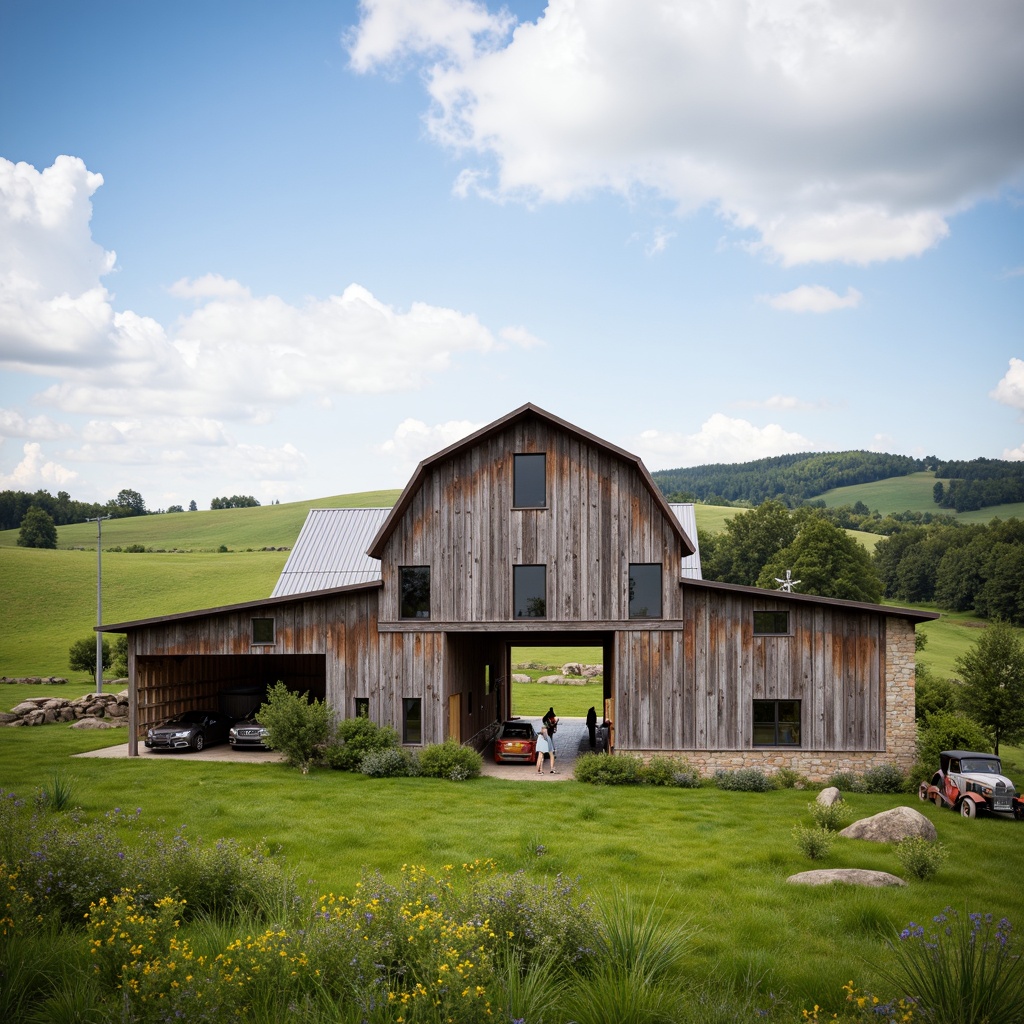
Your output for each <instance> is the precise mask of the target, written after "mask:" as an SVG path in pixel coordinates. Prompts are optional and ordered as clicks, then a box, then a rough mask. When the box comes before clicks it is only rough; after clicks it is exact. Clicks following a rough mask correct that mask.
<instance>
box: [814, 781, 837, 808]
mask: <svg viewBox="0 0 1024 1024" xmlns="http://www.w3.org/2000/svg"><path fill="white" fill-rule="evenodd" d="M842 799H843V794H842V793H840V792H839V790H838V789H836V787H835V786H829V787H828V788H827V789H823V790H822V791H821V792H820V793H819V794H818V795H817V796H816V797H815V798H814V802H815V803H816V804H821V806H822V807H832V806H834V805H835V804H837V803H839V801H840V800H842Z"/></svg>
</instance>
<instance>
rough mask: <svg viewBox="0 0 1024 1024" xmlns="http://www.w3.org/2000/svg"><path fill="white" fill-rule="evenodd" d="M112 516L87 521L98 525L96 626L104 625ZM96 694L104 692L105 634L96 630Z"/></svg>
mask: <svg viewBox="0 0 1024 1024" xmlns="http://www.w3.org/2000/svg"><path fill="white" fill-rule="evenodd" d="M112 518H113V517H112V516H97V517H96V518H95V519H86V522H87V523H95V524H96V625H97V626H102V625H103V520H104V519H112ZM96 692H97V693H102V692H103V634H102V633H101V632H100V631H99V630H96Z"/></svg>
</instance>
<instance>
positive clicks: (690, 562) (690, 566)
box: [668, 502, 702, 580]
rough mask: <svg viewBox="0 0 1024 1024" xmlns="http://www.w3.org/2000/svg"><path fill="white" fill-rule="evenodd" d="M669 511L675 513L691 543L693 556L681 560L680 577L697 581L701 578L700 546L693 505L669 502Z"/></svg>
mask: <svg viewBox="0 0 1024 1024" xmlns="http://www.w3.org/2000/svg"><path fill="white" fill-rule="evenodd" d="M668 507H669V508H670V509H672V511H673V512H674V513H675V517H676V519H678V520H679V525H680V526H681V527H682V528H683V530H684V532H685V533H686V536H687V537H689V538H690V540H691V541H692V543H693V554H692V555H688V556H687V557H685V558H684V559H683V565H682V575H683V577H684V578H685V579H688V580H699V579H701V578H702V576H701V571H700V544H699V543H698V541H697V514H696V512H694V510H693V505H692V504H691V503H689V502H686V503H685V504H684V503H682V502H678V503H677V502H669V506H668Z"/></svg>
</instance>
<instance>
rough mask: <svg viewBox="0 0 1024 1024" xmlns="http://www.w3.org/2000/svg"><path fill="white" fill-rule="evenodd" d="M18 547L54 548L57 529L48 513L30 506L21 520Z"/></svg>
mask: <svg viewBox="0 0 1024 1024" xmlns="http://www.w3.org/2000/svg"><path fill="white" fill-rule="evenodd" d="M18 546H19V547H23V548H55V547H56V546H57V527H56V526H55V525H54V522H53V518H52V517H51V516H50V514H49V513H48V512H44V511H43V510H42V509H41V508H37V507H36V506H34V505H33V506H32V508H30V509H29V510H28V511H27V512H26V513H25V516H24V518H23V519H22V520H21V530H19V531H18Z"/></svg>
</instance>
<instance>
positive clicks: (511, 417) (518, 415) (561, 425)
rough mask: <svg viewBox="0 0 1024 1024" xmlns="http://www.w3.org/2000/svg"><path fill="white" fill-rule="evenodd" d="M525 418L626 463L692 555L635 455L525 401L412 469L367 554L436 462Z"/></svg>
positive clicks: (383, 539)
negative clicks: (574, 438) (545, 425)
mask: <svg viewBox="0 0 1024 1024" xmlns="http://www.w3.org/2000/svg"><path fill="white" fill-rule="evenodd" d="M528 418H534V419H538V420H542V421H543V422H546V423H548V424H550V425H551V426H553V427H555V428H556V429H558V430H561V431H564V432H565V433H567V434H570V435H573V436H575V437H578V438H580V439H581V440H583V441H585V442H586V443H587V444H590V445H593V446H594V447H595V448H598V449H601V450H603V451H605V452H608V453H609V454H611V455H614V456H615V457H617V458H619V459H621V460H622V461H623V462H626V463H628V464H630V465H631V466H632V467H633V468H634V469H635V471H636V473H637V474H638V476H639V477H640V479H641V480H642V481H643V485H644V487H646V488H647V490H648V491H649V492H650V494H651V498H652V499H653V500H654V503H655V504H656V505H657V506H659V507H660V508H661V511H662V512H663V513H664V515H665V518H666V520H667V521H668V522H669V523H670V524H671V526H672V528H673V529H674V531H675V532H676V533H677V534H678V536H679V539H680V541H681V542H682V545H683V551H684V552H685V553H686V554H689V555H693V554H695V553H696V551H697V545H696V544H695V543H694V541H693V540H691V539H690V536H689V535H688V534H687V532H686V531H685V530H684V529H683V527H682V525H681V523H680V521H679V518H678V517H677V516H676V514H675V513H674V512H673V511H672V509H671V507H670V506H669V504H668V502H667V501H666V500H665V496H664V494H662V493H661V491H660V489H659V488H658V485H657V484H656V483H655V482H654V480H653V479H652V478H651V474H650V473H648V472H647V467H646V466H644V464H643V462H641V461H640V458H639V457H638V456H636V455H633V454H632V453H631V452H627V451H626V450H625V449H624V448H619V447H618V446H617V445H614V444H611V443H609V442H608V441H605V440H603V439H602V438H600V437H598V436H597V435H596V434H591V433H590V432H589V431H586V430H581V429H580V428H579V427H577V426H575V425H574V424H572V423H569V422H568V420H563V419H561V418H560V417H558V416H555V415H554V414H553V413H550V412H547V411H546V410H544V409H541V408H540V407H539V406H536V405H534V404H533V403H532V402H527V403H526V404H525V405H521V406H520V407H519V408H518V409H515V410H514V411H512V412H510V413H508V415H506V416H502V417H501V418H500V419H496V420H495V421H494V422H493V423H488V424H487V426H485V427H481V428H480V430H477V431H475V432H474V433H472V434H470V435H469V436H468V437H464V438H463V439H462V440H461V441H456V442H455V444H451V445H449V446H448V447H447V448H445V449H443V450H442V451H439V452H438V453H437V454H436V455H431V456H430V458H427V459H424V460H423V461H422V462H421V463H420V464H419V465H418V466H417V467H416V472H415V473H413V475H412V479H411V480H410V481H409V483H408V484H406V486H405V490H404V491H402V493H401V495H400V496H399V498H398V501H397V502H396V503H395V507H394V508H393V509H392V510H391V514H390V515H389V516H388V517H387V519H386V520H385V521H384V524H383V525H382V526H381V528H380V531H379V532H378V534H377V536H376V537H375V538H374V541H373V544H372V545H371V546H370V550H369V552H368V553H369V554H370V555H372V556H373V557H374V558H380V557H381V555H382V554H383V551H384V545H385V544H386V543H387V540H388V537H390V536H391V534H392V533H393V532H394V530H395V529H396V527H397V526H398V523H399V522H400V521H401V518H402V516H403V515H404V514H405V511H406V509H407V508H408V507H409V504H410V503H411V502H412V500H413V498H414V497H415V495H416V493H417V492H418V491H419V489H420V487H421V485H422V484H423V481H424V478H425V477H426V475H427V473H428V472H429V470H430V469H431V468H433V467H434V466H436V465H437V464H438V463H441V462H443V461H444V460H445V459H449V458H451V457H452V456H454V455H457V454H458V453H460V452H462V451H464V450H466V449H468V448H472V447H473V446H474V445H475V444H478V443H479V442H480V441H482V440H484V439H486V438H489V437H491V436H493V435H494V434H498V433H500V432H501V431H503V430H506V429H508V428H509V427H510V426H512V425H514V424H515V423H517V422H518V421H520V420H524V419H528Z"/></svg>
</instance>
